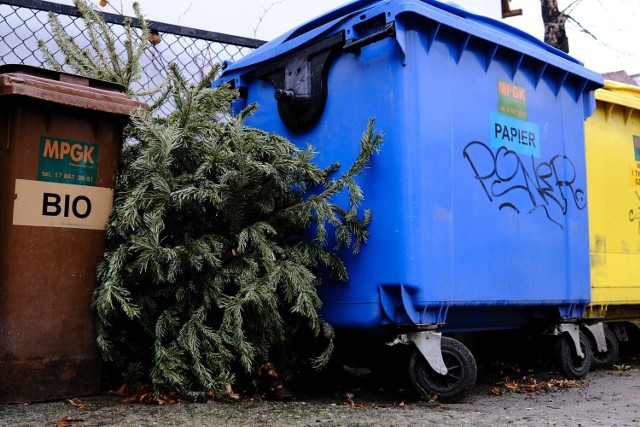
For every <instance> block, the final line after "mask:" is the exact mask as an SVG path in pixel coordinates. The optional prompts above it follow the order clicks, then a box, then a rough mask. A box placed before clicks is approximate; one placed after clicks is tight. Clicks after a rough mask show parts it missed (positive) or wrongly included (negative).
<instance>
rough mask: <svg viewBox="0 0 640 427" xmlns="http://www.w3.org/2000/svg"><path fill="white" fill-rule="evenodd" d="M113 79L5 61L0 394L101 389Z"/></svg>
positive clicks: (116, 112) (120, 100)
mask: <svg viewBox="0 0 640 427" xmlns="http://www.w3.org/2000/svg"><path fill="white" fill-rule="evenodd" d="M142 105H143V104H141V103H139V102H136V101H132V100H130V99H128V98H127V97H126V96H125V95H124V94H123V93H122V88H121V87H120V86H118V85H115V84H111V83H107V82H103V81H99V80H93V79H87V78H84V77H79V76H75V75H71V74H65V73H59V72H54V71H50V70H43V69H39V68H35V67H28V66H22V65H3V66H0V171H1V173H2V178H0V402H26V401H38V400H48V399H56V398H63V397H69V396H78V395H87V394H92V393H96V392H97V391H98V375H99V372H98V354H97V349H96V344H95V332H94V323H93V315H92V311H91V308H90V304H91V298H92V294H93V291H94V289H95V285H96V265H97V263H98V261H99V259H100V257H101V256H102V253H103V250H104V242H105V233H104V230H105V225H106V221H107V219H108V215H109V212H110V210H111V206H112V202H113V189H114V187H115V181H116V173H117V166H118V160H119V157H120V147H121V144H122V129H123V126H124V125H125V124H126V122H127V119H128V114H129V112H130V111H131V110H132V109H134V108H137V107H140V106H142Z"/></svg>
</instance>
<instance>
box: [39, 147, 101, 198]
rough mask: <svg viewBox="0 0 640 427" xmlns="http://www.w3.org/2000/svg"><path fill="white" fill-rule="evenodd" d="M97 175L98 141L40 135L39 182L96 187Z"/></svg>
mask: <svg viewBox="0 0 640 427" xmlns="http://www.w3.org/2000/svg"><path fill="white" fill-rule="evenodd" d="M97 174H98V144H93V143H90V142H82V141H74V140H70V139H62V138H56V137H51V136H43V137H41V138H40V160H39V163H38V181H46V182H60V183H65V184H76V185H91V186H95V185H96V177H97Z"/></svg>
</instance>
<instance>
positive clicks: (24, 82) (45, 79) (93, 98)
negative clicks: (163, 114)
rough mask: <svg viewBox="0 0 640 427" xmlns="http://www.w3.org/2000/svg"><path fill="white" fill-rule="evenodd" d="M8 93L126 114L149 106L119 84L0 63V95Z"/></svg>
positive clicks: (27, 66) (26, 66)
mask: <svg viewBox="0 0 640 427" xmlns="http://www.w3.org/2000/svg"><path fill="white" fill-rule="evenodd" d="M8 95H13V96H24V97H28V98H33V99H38V100H43V101H49V102H52V103H56V104H61V105H68V106H71V107H78V108H83V109H87V110H94V111H100V112H104V113H111V114H118V115H125V116H126V115H129V113H130V112H131V111H132V110H134V109H136V108H146V104H145V103H143V102H140V101H135V100H133V99H130V98H128V96H127V95H126V94H125V93H124V88H123V87H122V86H121V85H118V84H116V83H111V82H106V81H103V80H97V79H90V78H87V77H82V76H78V75H75V74H68V73H63V72H59V71H53V70H47V69H43V68H38V67H32V66H29V65H20V64H9V65H0V96H8Z"/></svg>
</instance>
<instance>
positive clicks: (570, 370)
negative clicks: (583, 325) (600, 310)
mask: <svg viewBox="0 0 640 427" xmlns="http://www.w3.org/2000/svg"><path fill="white" fill-rule="evenodd" d="M580 348H581V349H582V353H583V354H584V357H580V356H578V354H577V353H576V349H575V345H574V344H573V340H572V339H571V337H570V336H569V334H566V333H563V334H561V335H560V336H559V337H558V339H557V340H556V345H555V357H556V363H557V364H558V369H559V370H560V372H561V373H562V374H563V375H564V376H565V377H567V378H569V379H572V380H576V379H580V378H584V376H585V375H587V374H588V373H589V370H590V369H591V345H590V344H589V338H587V336H586V335H585V334H584V333H582V331H581V332H580Z"/></svg>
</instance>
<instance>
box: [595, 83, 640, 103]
mask: <svg viewBox="0 0 640 427" xmlns="http://www.w3.org/2000/svg"><path fill="white" fill-rule="evenodd" d="M596 100H598V101H602V102H607V103H609V104H616V105H622V106H624V107H629V108H633V109H635V110H640V87H638V86H631V85H628V84H625V83H619V82H614V81H613V80H605V82H604V87H603V88H602V89H598V90H596Z"/></svg>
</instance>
